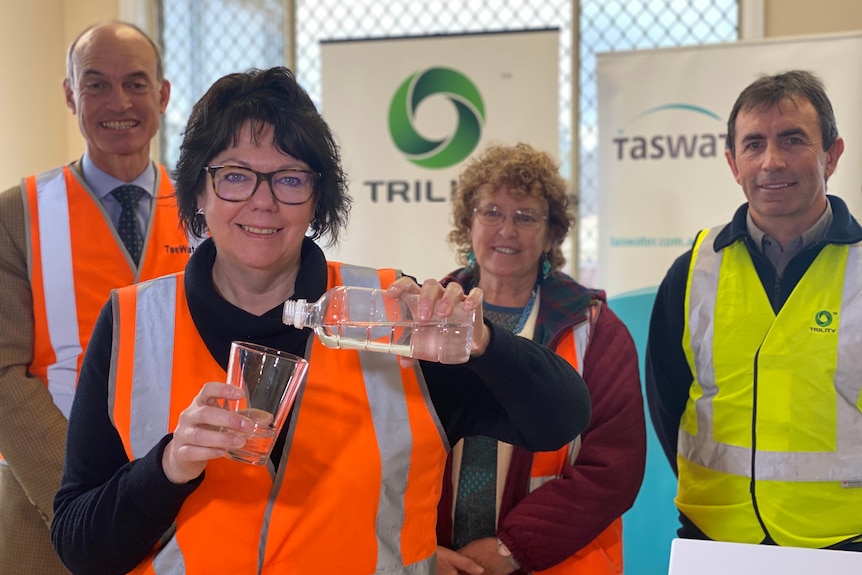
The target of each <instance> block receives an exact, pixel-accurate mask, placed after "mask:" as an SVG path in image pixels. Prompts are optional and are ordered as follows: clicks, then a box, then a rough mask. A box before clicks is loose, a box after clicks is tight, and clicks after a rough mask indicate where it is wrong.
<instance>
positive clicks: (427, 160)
mask: <svg viewBox="0 0 862 575" xmlns="http://www.w3.org/2000/svg"><path fill="white" fill-rule="evenodd" d="M432 96H443V97H446V98H448V99H449V101H450V102H451V103H452V105H453V106H454V107H455V111H456V112H457V114H458V125H457V126H456V128H455V130H453V132H452V134H451V135H450V136H448V137H446V138H443V139H441V140H428V139H426V138H424V137H422V135H421V134H419V132H417V131H416V128H415V126H414V124H413V120H414V118H415V114H416V109H417V108H418V107H419V104H420V103H422V101H423V100H425V99H426V98H430V97H432ZM484 123H485V104H484V102H483V101H482V95H481V94H480V93H479V90H478V89H477V88H476V86H475V85H474V84H473V82H471V81H470V79H469V78H467V76H465V75H464V74H462V73H461V72H458V71H456V70H453V69H451V68H439V67H438V68H429V69H427V70H425V71H424V72H421V73H420V72H416V73H415V74H412V75H411V76H410V77H408V78H407V79H406V80H404V82H403V83H402V84H401V85H400V86H399V87H398V90H397V91H396V92H395V95H394V96H393V97H392V102H391V103H390V104H389V134H390V135H391V136H392V141H393V142H394V143H395V147H397V148H398V149H399V150H400V151H401V152H402V153H403V154H404V156H405V157H406V158H407V160H409V161H410V162H412V163H414V164H416V165H417V166H421V167H423V168H435V169H439V168H448V167H449V166H454V165H455V164H457V163H458V162H461V161H462V160H464V159H466V158H467V156H469V155H470V154H471V153H472V152H473V150H475V149H476V145H477V144H478V143H479V139H480V137H481V136H482V128H483V127H484Z"/></svg>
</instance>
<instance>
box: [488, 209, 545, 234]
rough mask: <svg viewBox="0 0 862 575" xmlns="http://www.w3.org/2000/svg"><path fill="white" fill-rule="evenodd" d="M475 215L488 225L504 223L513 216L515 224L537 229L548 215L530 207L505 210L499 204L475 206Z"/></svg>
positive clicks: (523, 228) (524, 228)
mask: <svg viewBox="0 0 862 575" xmlns="http://www.w3.org/2000/svg"><path fill="white" fill-rule="evenodd" d="M473 215H475V216H476V219H477V220H479V223H480V224H483V225H486V226H499V225H502V224H503V222H504V221H506V218H507V217H509V216H511V218H512V222H514V224H515V226H516V227H518V228H521V229H522V230H535V229H537V228H539V227H540V226H541V225H542V223H544V222H545V221H546V220H547V219H548V216H546V215H545V214H540V213H539V212H534V211H533V210H529V209H523V210H521V209H518V210H515V211H513V212H504V211H503V210H501V209H500V208H498V207H497V206H479V207H477V208H473Z"/></svg>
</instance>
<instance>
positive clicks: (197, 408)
mask: <svg viewBox="0 0 862 575" xmlns="http://www.w3.org/2000/svg"><path fill="white" fill-rule="evenodd" d="M244 394H245V392H244V391H243V390H242V389H240V388H239V387H236V386H234V385H228V384H226V383H220V382H215V381H213V382H209V383H207V384H205V385H204V386H203V387H202V388H201V390H200V392H199V393H198V394H197V396H195V398H194V400H193V401H192V403H191V405H189V406H188V407H187V408H185V409H184V410H183V412H182V413H180V417H179V420H178V421H177V426H176V428H175V429H174V433H173V438H172V439H171V440H170V441H169V442H168V444H167V446H166V447H165V451H164V453H163V454H162V469H163V470H164V472H165V476H167V478H168V479H169V480H170V481H171V482H172V483H176V484H181V483H188V482H189V481H191V480H193V479H195V478H196V477H198V476H199V475H200V474H201V473H203V471H204V469H205V468H206V464H207V461H209V460H210V459H216V458H217V457H221V456H222V455H224V454H225V452H226V451H227V450H228V449H230V448H236V447H242V445H243V444H244V443H245V441H246V440H245V436H246V435H248V434H249V433H250V432H251V430H252V428H253V427H254V422H252V420H251V419H249V418H248V417H244V416H242V415H239V414H238V413H235V412H233V411H229V410H227V409H224V408H223V407H222V406H223V405H224V404H225V403H226V401H227V400H237V399H240V398H241V397H243V396H244Z"/></svg>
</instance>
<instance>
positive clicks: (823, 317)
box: [814, 309, 832, 327]
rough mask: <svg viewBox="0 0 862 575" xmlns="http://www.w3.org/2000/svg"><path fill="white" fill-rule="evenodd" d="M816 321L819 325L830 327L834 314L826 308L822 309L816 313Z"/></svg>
mask: <svg viewBox="0 0 862 575" xmlns="http://www.w3.org/2000/svg"><path fill="white" fill-rule="evenodd" d="M814 323H816V324H817V326H818V327H829V326H830V325H832V314H831V313H829V312H828V311H826V310H825V309H824V310H820V311H818V312H817V313H816V314H814Z"/></svg>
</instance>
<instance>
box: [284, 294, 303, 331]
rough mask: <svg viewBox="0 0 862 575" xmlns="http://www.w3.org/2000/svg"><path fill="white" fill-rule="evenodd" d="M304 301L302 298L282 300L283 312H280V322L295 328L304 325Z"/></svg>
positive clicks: (300, 327)
mask: <svg viewBox="0 0 862 575" xmlns="http://www.w3.org/2000/svg"><path fill="white" fill-rule="evenodd" d="M305 302H306V300H304V299H297V300H292V299H289V300H287V301H286V302H284V312H282V314H281V322H282V323H284V324H286V325H292V326H293V327H295V328H297V329H302V328H304V327H305Z"/></svg>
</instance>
